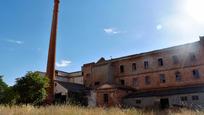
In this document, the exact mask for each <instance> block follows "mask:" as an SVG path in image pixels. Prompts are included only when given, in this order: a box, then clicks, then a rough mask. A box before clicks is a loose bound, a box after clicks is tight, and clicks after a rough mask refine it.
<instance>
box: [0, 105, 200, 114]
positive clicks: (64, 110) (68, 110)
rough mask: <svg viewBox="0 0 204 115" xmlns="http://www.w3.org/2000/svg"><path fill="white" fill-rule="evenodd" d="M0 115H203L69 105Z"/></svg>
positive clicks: (1, 110)
mask: <svg viewBox="0 0 204 115" xmlns="http://www.w3.org/2000/svg"><path fill="white" fill-rule="evenodd" d="M0 115H204V112H203V111H194V110H188V109H168V110H164V111H159V110H143V109H134V108H132V109H120V108H108V109H107V108H88V107H79V106H71V105H62V106H56V105H55V106H47V107H34V106H25V105H24V106H0Z"/></svg>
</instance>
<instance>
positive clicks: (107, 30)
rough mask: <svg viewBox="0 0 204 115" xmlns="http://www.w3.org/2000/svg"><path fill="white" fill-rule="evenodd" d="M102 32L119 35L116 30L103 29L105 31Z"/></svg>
mask: <svg viewBox="0 0 204 115" xmlns="http://www.w3.org/2000/svg"><path fill="white" fill-rule="evenodd" d="M103 31H104V32H105V33H107V34H119V33H121V32H120V31H118V30H117V29H116V28H105V29H103Z"/></svg>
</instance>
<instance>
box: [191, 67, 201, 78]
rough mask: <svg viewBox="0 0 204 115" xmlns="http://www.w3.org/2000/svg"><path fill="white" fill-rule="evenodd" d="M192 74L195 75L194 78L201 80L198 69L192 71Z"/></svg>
mask: <svg viewBox="0 0 204 115" xmlns="http://www.w3.org/2000/svg"><path fill="white" fill-rule="evenodd" d="M192 74H193V77H194V78H200V74H199V71H198V70H197V69H194V70H193V71H192Z"/></svg>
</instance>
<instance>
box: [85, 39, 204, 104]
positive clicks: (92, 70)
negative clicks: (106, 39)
mask: <svg viewBox="0 0 204 115" xmlns="http://www.w3.org/2000/svg"><path fill="white" fill-rule="evenodd" d="M82 75H83V81H84V85H85V87H88V88H90V90H91V93H90V94H89V96H88V97H92V98H90V99H89V101H90V102H91V105H97V106H114V105H126V106H136V107H147V106H155V105H157V106H158V107H162V108H165V107H168V106H190V107H202V106H204V101H203V99H204V92H203V91H204V37H200V41H198V42H194V43H189V44H184V45H179V46H175V47H170V48H166V49H161V50H155V51H150V52H146V53H141V54H135V55H130V56H125V57H120V58H115V59H110V60H105V59H104V58H101V59H100V60H99V61H98V62H96V63H95V62H92V63H88V64H84V65H83V66H82Z"/></svg>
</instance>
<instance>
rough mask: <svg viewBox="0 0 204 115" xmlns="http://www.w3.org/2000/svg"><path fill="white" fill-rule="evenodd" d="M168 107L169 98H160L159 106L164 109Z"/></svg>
mask: <svg viewBox="0 0 204 115" xmlns="http://www.w3.org/2000/svg"><path fill="white" fill-rule="evenodd" d="M168 107H169V99H168V98H164V99H160V108H161V109H166V108H168Z"/></svg>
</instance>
